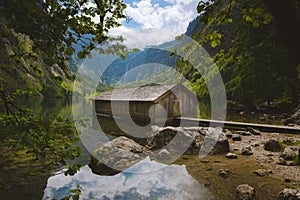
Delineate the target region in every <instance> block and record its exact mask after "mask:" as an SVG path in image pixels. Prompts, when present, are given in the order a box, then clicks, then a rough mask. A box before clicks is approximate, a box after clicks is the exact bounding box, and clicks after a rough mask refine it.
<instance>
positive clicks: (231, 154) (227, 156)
mask: <svg viewBox="0 0 300 200" xmlns="http://www.w3.org/2000/svg"><path fill="white" fill-rule="evenodd" d="M226 158H228V159H237V158H238V155H237V154H235V153H227V154H226Z"/></svg>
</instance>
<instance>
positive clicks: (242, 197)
mask: <svg viewBox="0 0 300 200" xmlns="http://www.w3.org/2000/svg"><path fill="white" fill-rule="evenodd" d="M236 196H237V199H239V200H255V199H256V198H257V195H256V190H255V189H254V188H253V187H251V186H249V185H248V184H242V185H239V186H237V188H236Z"/></svg>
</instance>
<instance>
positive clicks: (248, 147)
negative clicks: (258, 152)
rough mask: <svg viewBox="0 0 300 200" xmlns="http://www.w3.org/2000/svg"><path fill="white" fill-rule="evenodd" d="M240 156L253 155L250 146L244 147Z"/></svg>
mask: <svg viewBox="0 0 300 200" xmlns="http://www.w3.org/2000/svg"><path fill="white" fill-rule="evenodd" d="M241 154H242V155H245V156H251V155H253V152H252V149H251V146H244V147H243V148H242V150H241Z"/></svg>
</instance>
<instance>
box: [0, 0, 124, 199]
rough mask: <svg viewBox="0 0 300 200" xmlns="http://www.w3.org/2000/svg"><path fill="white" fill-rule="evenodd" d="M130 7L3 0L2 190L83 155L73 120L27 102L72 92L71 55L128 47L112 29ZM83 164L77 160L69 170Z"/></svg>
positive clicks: (85, 0) (107, 1) (111, 2)
mask: <svg viewBox="0 0 300 200" xmlns="http://www.w3.org/2000/svg"><path fill="white" fill-rule="evenodd" d="M125 7H126V5H125V4H124V3H123V2H122V1H121V0H116V1H115V0H104V1H99V0H93V1H89V0H75V1H74V0H53V1H48V0H45V1H40V0H27V1H18V0H10V1H1V2H0V49H1V50H0V110H1V111H0V113H1V115H0V136H1V141H0V152H1V156H0V157H1V159H0V166H1V180H2V178H4V179H5V180H6V181H1V185H0V189H1V190H2V189H6V188H9V187H12V185H13V184H21V185H22V184H26V183H28V182H30V181H31V180H32V179H34V178H35V176H40V175H44V174H45V173H47V172H48V171H49V170H52V169H53V167H55V166H62V165H66V160H67V159H71V160H72V159H74V158H76V157H78V156H79V155H80V149H79V148H78V147H76V146H74V144H75V143H76V142H77V141H78V137H77V134H76V131H75V128H74V124H73V121H72V120H70V119H65V118H62V117H59V116H57V115H54V116H45V117H42V116H39V115H36V114H33V112H32V111H31V109H29V107H28V106H27V107H25V106H21V105H24V104H25V103H24V102H27V101H31V99H30V98H33V97H40V96H44V97H45V96H47V97H49V96H51V97H58V96H59V97H66V96H69V95H70V91H72V84H71V81H72V80H74V75H73V74H72V72H71V71H70V69H69V66H68V63H67V61H68V58H67V56H71V55H74V54H75V53H76V54H77V57H78V58H85V57H86V56H90V51H91V50H92V49H94V48H95V45H96V44H104V43H105V44H108V42H113V44H112V45H111V47H109V48H107V49H105V50H104V49H101V48H99V49H97V50H98V51H100V52H103V51H104V52H108V53H114V52H120V51H122V50H124V49H125V47H124V46H122V45H121V44H120V43H119V41H120V40H122V38H120V37H118V38H111V37H109V36H108V35H107V33H108V31H109V29H111V28H114V27H118V26H120V24H119V23H118V22H117V19H120V18H125V16H124V15H123V10H124V9H125ZM94 17H95V18H97V17H98V18H99V21H98V22H96V21H95V20H93V18H94ZM75 47H76V49H75ZM122 53H123V52H121V53H120V54H122ZM47 97H46V98H47ZM79 168H80V165H73V166H71V167H70V168H69V169H68V171H67V172H66V173H67V174H74V173H76V171H77V170H78V169H79ZM4 179H3V180H4ZM76 192H77V191H75V193H76Z"/></svg>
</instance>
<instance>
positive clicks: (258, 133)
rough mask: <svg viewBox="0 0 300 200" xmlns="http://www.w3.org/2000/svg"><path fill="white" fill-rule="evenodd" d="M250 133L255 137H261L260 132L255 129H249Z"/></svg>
mask: <svg viewBox="0 0 300 200" xmlns="http://www.w3.org/2000/svg"><path fill="white" fill-rule="evenodd" d="M249 131H250V133H252V134H253V135H260V131H259V130H257V129H254V128H251V129H249Z"/></svg>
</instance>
